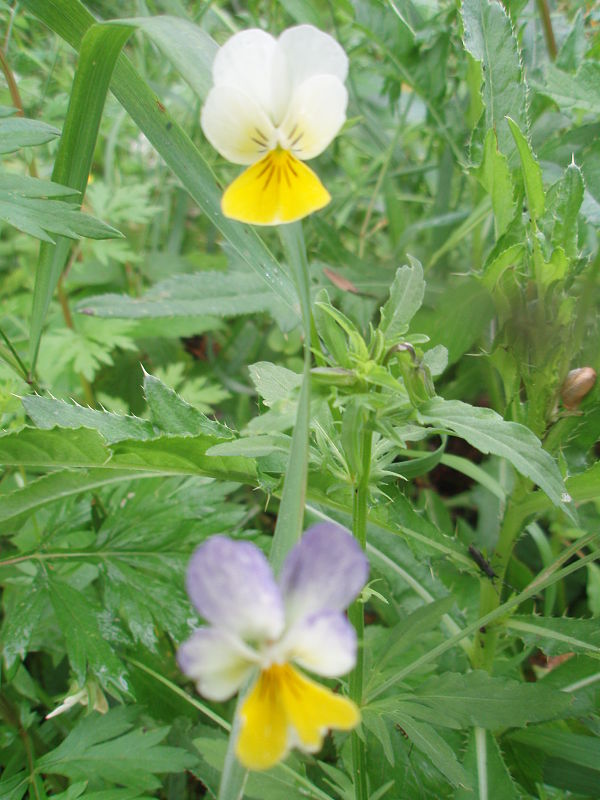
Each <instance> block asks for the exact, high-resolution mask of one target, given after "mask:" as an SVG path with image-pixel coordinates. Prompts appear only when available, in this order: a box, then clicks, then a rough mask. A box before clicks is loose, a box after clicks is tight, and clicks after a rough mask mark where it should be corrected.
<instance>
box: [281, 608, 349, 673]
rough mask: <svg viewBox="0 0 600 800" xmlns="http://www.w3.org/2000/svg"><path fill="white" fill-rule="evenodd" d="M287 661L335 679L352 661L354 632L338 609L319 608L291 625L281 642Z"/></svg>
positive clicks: (347, 669) (347, 670) (344, 671)
mask: <svg viewBox="0 0 600 800" xmlns="http://www.w3.org/2000/svg"><path fill="white" fill-rule="evenodd" d="M281 646H282V648H284V647H285V649H286V652H287V656H288V658H289V659H290V660H293V661H295V662H296V663H298V664H300V666H301V667H305V668H306V669H308V670H310V671H311V672H315V673H317V675H323V677H325V678H335V677H338V676H339V675H345V674H346V673H347V672H350V670H351V669H352V667H353V666H354V664H355V663H356V631H355V630H354V628H353V627H352V625H351V624H350V623H349V622H348V620H347V619H346V617H345V616H344V615H343V614H342V613H340V612H339V611H323V612H321V613H318V614H314V615H313V616H312V617H308V618H306V619H304V620H302V622H301V623H299V624H298V625H296V626H294V627H293V628H291V629H290V630H289V631H288V633H287V634H286V636H285V637H284V640H283V641H282V643H281Z"/></svg>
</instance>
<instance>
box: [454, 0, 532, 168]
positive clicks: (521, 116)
mask: <svg viewBox="0 0 600 800" xmlns="http://www.w3.org/2000/svg"><path fill="white" fill-rule="evenodd" d="M462 18H463V25H464V44H465V48H466V49H467V51H468V52H469V53H470V54H471V55H472V56H473V58H475V59H476V60H477V61H479V62H480V63H481V65H482V69H483V93H482V94H483V102H484V105H485V130H486V131H489V130H490V129H492V130H494V131H495V132H496V135H497V137H498V146H499V148H500V151H501V152H502V153H504V155H506V156H508V157H509V159H510V161H511V163H512V161H513V158H512V156H513V155H514V152H515V145H514V142H513V141H512V139H511V136H510V133H509V130H508V127H507V124H506V119H505V118H506V116H507V115H509V114H510V115H511V116H512V117H513V119H515V120H516V122H517V124H518V125H519V127H520V128H522V129H525V130H526V129H527V112H526V105H525V82H524V79H523V70H522V66H521V57H520V54H519V48H518V45H517V40H516V37H515V34H514V32H513V28H512V24H511V21H510V19H509V17H508V14H507V13H506V11H505V10H504V8H503V7H502V5H501V4H500V3H498V2H496V0H463V4H462Z"/></svg>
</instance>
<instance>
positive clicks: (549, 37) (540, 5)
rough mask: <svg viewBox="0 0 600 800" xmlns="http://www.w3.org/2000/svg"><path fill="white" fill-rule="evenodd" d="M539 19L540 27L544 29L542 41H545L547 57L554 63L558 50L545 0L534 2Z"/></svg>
mask: <svg viewBox="0 0 600 800" xmlns="http://www.w3.org/2000/svg"><path fill="white" fill-rule="evenodd" d="M535 4H536V6H537V10H538V12H539V15H540V18H541V20H542V27H543V29H544V39H545V40H546V49H547V50H548V55H549V56H550V58H551V59H552V61H554V60H555V59H556V54H557V53H558V49H557V47H556V39H555V38H554V31H553V30H552V19H551V18H550V9H549V8H548V3H547V0H536V2H535Z"/></svg>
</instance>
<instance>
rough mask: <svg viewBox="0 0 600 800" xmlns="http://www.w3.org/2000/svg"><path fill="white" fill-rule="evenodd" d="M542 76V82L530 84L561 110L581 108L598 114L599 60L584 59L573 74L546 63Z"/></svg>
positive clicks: (599, 88) (599, 105)
mask: <svg viewBox="0 0 600 800" xmlns="http://www.w3.org/2000/svg"><path fill="white" fill-rule="evenodd" d="M544 77H545V80H544V81H543V83H542V82H541V81H539V82H538V81H533V82H532V86H533V88H534V89H535V90H536V92H539V93H540V94H543V95H545V96H546V97H549V98H550V99H551V100H554V102H555V103H556V104H557V105H558V107H559V108H560V110H561V111H568V110H572V109H581V110H582V111H588V112H590V113H592V114H600V61H584V62H583V64H582V65H581V67H580V68H579V69H578V71H577V73H576V74H575V75H571V74H570V73H568V72H563V70H562V69H559V68H558V67H557V66H555V65H554V64H548V66H547V67H546V73H545V76H544Z"/></svg>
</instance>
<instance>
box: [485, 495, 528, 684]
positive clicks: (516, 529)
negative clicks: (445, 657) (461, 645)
mask: <svg viewBox="0 0 600 800" xmlns="http://www.w3.org/2000/svg"><path fill="white" fill-rule="evenodd" d="M523 494H524V492H523V488H522V487H518V486H517V489H516V491H515V493H514V495H513V498H511V500H510V501H509V503H508V505H507V507H506V512H505V514H504V519H503V521H502V527H501V528H500V534H499V536H498V543H497V545H496V548H495V550H494V556H493V558H492V561H491V566H492V568H493V570H494V572H495V573H496V575H497V579H496V580H495V581H491V580H490V579H489V578H485V579H483V578H482V580H481V591H480V596H479V616H480V617H485V616H486V614H489V613H490V612H492V611H495V610H496V609H497V608H498V607H499V605H500V597H501V593H502V585H503V582H504V577H505V575H506V570H507V567H508V562H509V561H510V557H511V555H512V550H513V547H514V544H515V542H516V540H517V537H518V536H519V534H520V532H521V530H522V529H523V521H524V520H523V515H522V513H521V508H520V505H519V502H518V500H517V497H519V498H520V497H522V496H523ZM497 641H498V626H497V625H492V626H489V627H487V628H485V629H483V628H482V629H481V630H480V631H478V632H477V635H476V637H475V641H474V644H473V655H472V662H473V666H474V667H475V668H479V669H486V670H487V671H488V672H491V671H492V668H493V665H494V656H495V654H496V644H497Z"/></svg>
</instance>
